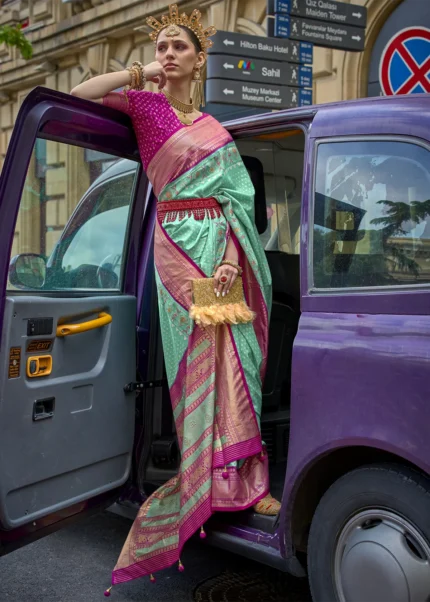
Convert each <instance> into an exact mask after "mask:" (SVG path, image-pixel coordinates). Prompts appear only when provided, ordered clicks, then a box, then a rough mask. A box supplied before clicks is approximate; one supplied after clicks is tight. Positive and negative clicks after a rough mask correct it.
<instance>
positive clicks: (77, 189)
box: [0, 0, 402, 254]
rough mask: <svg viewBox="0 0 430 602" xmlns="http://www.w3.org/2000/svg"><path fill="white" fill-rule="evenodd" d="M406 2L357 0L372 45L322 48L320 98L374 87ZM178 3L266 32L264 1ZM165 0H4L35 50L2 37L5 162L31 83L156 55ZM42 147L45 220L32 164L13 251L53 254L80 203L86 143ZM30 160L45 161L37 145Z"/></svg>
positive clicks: (0, 151) (229, 25)
mask: <svg viewBox="0 0 430 602" xmlns="http://www.w3.org/2000/svg"><path fill="white" fill-rule="evenodd" d="M344 1H346V0H344ZM401 1H402V0H352V3H354V4H357V5H360V6H366V7H367V11H368V27H367V30H366V50H365V51H364V52H362V53H352V52H343V51H338V50H330V49H325V48H315V53H314V65H313V71H314V90H313V92H314V101H315V102H316V103H323V102H328V101H335V100H342V99H351V98H357V97H363V96H366V95H367V83H368V69H369V64H370V56H371V51H372V47H373V44H374V42H375V40H376V38H377V36H378V33H379V31H380V29H381V27H382V26H383V24H384V22H385V21H386V19H387V17H388V16H389V15H390V13H391V12H392V11H393V10H395V8H396V7H397V6H398V5H399V4H400V3H401ZM179 4H180V8H181V9H184V10H186V11H187V12H189V11H191V10H192V9H193V8H196V7H198V8H199V9H200V10H201V12H202V14H203V20H204V24H205V25H207V24H213V25H215V27H217V28H218V29H220V30H229V31H237V32H242V33H247V34H252V35H261V36H265V32H266V19H267V16H266V0H204V2H201V3H199V4H196V3H195V2H193V1H191V2H179ZM167 5H168V3H167V2H165V1H163V0H145V1H143V0H0V25H4V24H15V23H24V24H25V26H26V35H27V36H28V39H29V40H30V41H31V42H32V44H33V48H34V57H33V58H32V59H31V60H30V61H25V60H23V59H21V58H20V56H19V54H18V52H17V51H16V50H14V49H8V48H6V47H5V46H4V45H3V46H0V167H1V163H2V162H3V159H4V157H5V154H6V150H7V147H8V143H9V140H10V136H11V132H12V128H13V124H14V122H15V120H16V117H17V114H18V110H19V107H20V105H21V103H22V101H23V99H24V98H25V96H26V95H27V94H28V93H29V91H30V90H32V89H33V88H34V87H35V86H39V85H42V86H46V87H48V88H54V89H56V90H60V91H63V92H69V91H70V90H71V88H73V87H74V86H76V85H77V84H79V83H80V82H82V81H84V80H86V79H87V78H89V77H91V76H94V75H97V74H101V73H105V72H108V71H115V70H119V69H124V68H125V67H126V66H127V65H129V64H130V63H131V62H132V61H133V60H141V61H142V62H143V63H148V62H150V61H152V60H153V53H154V49H153V43H152V42H151V41H150V40H149V37H148V35H147V33H146V32H145V31H144V30H143V29H142V26H143V25H144V22H145V17H147V16H148V15H155V16H157V15H161V14H162V12H164V11H166V8H167ZM41 152H42V154H43V156H44V162H45V168H46V178H45V180H44V183H43V186H46V190H45V191H44V194H45V195H46V203H45V205H44V216H43V219H42V220H41V216H40V211H41V204H40V203H39V202H37V203H33V202H32V198H33V197H34V196H36V197H37V195H38V194H39V193H40V190H39V188H40V186H41V178H40V177H38V176H37V171H38V170H37V165H36V163H35V164H34V165H30V169H29V172H28V174H29V175H28V178H27V183H26V187H25V190H24V193H23V195H24V196H23V199H22V204H21V209H23V208H25V207H27V211H20V218H19V220H18V224H17V230H16V237H15V245H14V252H26V251H32V252H34V251H35V250H36V249H38V248H39V250H40V251H41V252H44V253H45V254H49V252H50V250H51V249H52V247H53V245H54V244H55V242H56V240H57V239H58V236H59V234H60V233H61V231H62V228H63V227H64V224H65V222H66V221H67V219H68V216H70V214H71V211H72V209H73V206H74V204H76V203H77V202H78V200H79V198H80V197H81V193H83V192H84V191H85V190H86V189H87V188H88V186H89V184H90V182H91V174H90V168H89V165H88V162H87V161H86V160H85V159H84V153H83V150H82V149H79V148H77V147H64V146H61V145H59V144H57V143H53V142H48V143H47V144H46V147H45V148H44V149H43V150H42V151H41ZM39 154H40V153H39ZM33 160H34V161H35V162H37V161H38V157H37V148H36V149H35V153H34V159H33ZM51 167H55V169H50V168H51ZM26 195H28V198H26ZM41 228H42V229H45V228H46V235H45V234H44V235H43V236H41V231H40V229H41ZM39 239H40V240H41V239H43V241H44V242H43V245H42V247H43V248H40V245H39V246H38V243H37V242H36V241H37V240H39Z"/></svg>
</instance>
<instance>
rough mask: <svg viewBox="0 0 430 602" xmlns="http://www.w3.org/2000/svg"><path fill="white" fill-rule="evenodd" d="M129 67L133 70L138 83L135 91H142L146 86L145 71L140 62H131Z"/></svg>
mask: <svg viewBox="0 0 430 602" xmlns="http://www.w3.org/2000/svg"><path fill="white" fill-rule="evenodd" d="M131 67H132V68H134V69H135V70H136V72H137V74H138V82H137V84H136V89H137V90H143V89H144V87H145V85H146V75H145V69H144V67H143V65H142V63H141V62H140V61H133V63H132V64H131Z"/></svg>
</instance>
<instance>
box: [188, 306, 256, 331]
mask: <svg viewBox="0 0 430 602" xmlns="http://www.w3.org/2000/svg"><path fill="white" fill-rule="evenodd" d="M190 317H191V318H192V319H193V320H194V321H195V323H196V324H198V326H202V327H203V328H204V327H205V326H217V325H218V324H246V323H247V322H252V321H253V320H254V318H255V313H254V312H253V311H251V310H250V309H249V307H248V306H247V305H246V303H245V302H244V301H240V302H239V303H227V304H225V305H203V306H202V305H192V306H191V307H190Z"/></svg>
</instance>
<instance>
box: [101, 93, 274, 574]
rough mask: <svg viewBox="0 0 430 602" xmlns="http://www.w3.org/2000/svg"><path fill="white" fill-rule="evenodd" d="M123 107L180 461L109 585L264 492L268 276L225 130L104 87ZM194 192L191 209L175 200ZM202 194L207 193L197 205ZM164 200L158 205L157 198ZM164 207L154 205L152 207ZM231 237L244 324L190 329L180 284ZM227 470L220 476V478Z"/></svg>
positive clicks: (171, 559)
mask: <svg viewBox="0 0 430 602" xmlns="http://www.w3.org/2000/svg"><path fill="white" fill-rule="evenodd" d="M104 104H106V105H108V106H110V107H114V108H117V109H120V110H122V111H124V112H126V113H128V114H129V115H130V117H131V119H132V122H133V125H134V129H135V131H136V136H137V140H138V143H139V149H140V153H141V157H142V162H143V165H144V168H145V170H146V172H147V174H148V177H149V178H150V181H151V184H152V186H153V189H154V192H155V194H156V196H157V199H158V201H157V202H158V203H159V204H160V203H161V204H162V207H161V206H160V209H162V211H161V210H160V211H159V212H158V219H157V222H156V229H155V237H154V257H155V268H156V284H157V290H158V305H159V312H160V324H161V333H162V340H163V348H164V355H165V363H166V371H167V378H168V383H169V388H170V396H171V402H172V408H173V414H174V419H175V423H176V430H177V435H178V441H179V446H180V450H181V466H180V470H179V472H178V474H177V475H176V476H175V477H174V478H173V479H171V480H170V481H168V482H167V483H166V484H164V485H163V486H162V487H160V488H159V489H158V490H157V491H156V492H155V493H154V494H153V495H152V496H151V497H150V498H148V500H146V502H145V503H144V504H143V506H142V508H141V509H140V511H139V514H138V516H137V518H136V520H135V522H134V524H133V526H132V529H131V531H130V533H129V536H128V538H127V540H126V542H125V545H124V548H123V550H122V552H121V555H120V557H119V560H118V563H117V565H116V567H115V570H114V572H113V583H114V584H115V583H120V582H123V581H127V580H129V579H134V578H136V577H140V576H142V575H147V574H150V573H153V572H154V571H157V570H159V569H162V568H165V567H168V566H170V565H172V564H173V563H175V562H177V561H178V560H179V556H180V553H181V550H182V547H183V545H184V543H185V542H186V541H187V539H189V537H191V535H192V534H193V533H195V532H196V530H198V529H199V528H200V527H201V526H202V525H204V523H205V522H206V521H207V520H208V519H209V517H210V516H211V514H212V513H213V512H215V511H223V510H224V511H232V510H243V509H246V508H248V507H250V506H252V505H253V504H255V503H256V502H257V501H258V500H259V499H261V498H262V497H264V496H265V495H266V494H267V492H268V487H269V484H268V466H267V458H266V457H265V455H263V454H262V442H261V435H260V413H261V396H262V393H261V388H262V379H263V377H264V372H265V365H266V358H267V344H268V340H267V337H268V317H269V313H270V303H271V280H270V272H269V268H268V265H267V261H266V258H265V255H264V251H263V249H262V246H261V244H260V241H259V238H258V234H257V231H256V228H255V225H254V189H253V186H252V183H251V180H250V178H249V176H248V172H247V170H246V168H245V166H244V165H243V162H242V160H241V157H240V154H239V152H238V150H237V148H236V145H235V143H234V142H233V140H232V138H231V136H230V135H229V133H228V132H227V131H226V130H225V129H224V128H223V127H222V126H221V125H220V124H219V123H218V122H217V121H216V120H215V119H214V118H213V117H211V116H210V115H204V114H203V115H202V116H201V117H200V118H199V119H197V120H196V121H195V122H194V124H193V125H191V126H184V125H183V124H181V122H180V121H179V119H178V118H177V116H176V114H175V112H174V111H173V110H172V108H171V107H170V105H169V103H168V101H167V99H166V97H165V96H164V95H163V94H157V93H152V92H146V91H141V92H137V91H129V92H128V93H127V94H122V93H115V92H113V93H110V94H108V95H107V96H106V97H105V98H104ZM181 199H182V200H184V207H185V200H187V202H188V201H189V200H190V199H200V200H201V201H199V204H198V209H196V211H193V210H192V209H190V208H189V204H187V205H186V209H183V210H182V209H181V206H180V201H181ZM204 199H212V201H211V202H212V203H213V199H216V201H217V203H218V204H219V210H218V209H217V208H214V206H213V205H212V206H209V207H207V208H205V204H204V202H203V201H204ZM169 202H171V203H172V210H170V211H169V209H168V204H169ZM164 204H166V205H164ZM230 237H231V238H232V239H233V241H234V243H235V245H236V247H237V250H238V253H239V260H240V264H241V266H242V267H243V274H242V279H243V288H244V294H245V300H246V303H247V305H248V306H249V307H250V309H251V310H252V311H253V312H255V313H256V316H257V317H256V319H255V320H254V322H252V323H247V324H237V325H222V326H217V327H215V326H209V327H207V328H200V327H199V326H197V325H196V324H195V323H194V322H193V320H192V319H191V318H190V316H189V313H188V312H189V309H190V306H191V304H192V281H193V279H196V278H203V277H209V276H211V275H212V273H213V271H214V269H215V268H216V267H217V266H218V265H219V263H220V262H221V260H222V259H223V256H224V253H225V249H226V245H227V242H228V240H229V238H230ZM227 475H228V478H225V477H226V476H227Z"/></svg>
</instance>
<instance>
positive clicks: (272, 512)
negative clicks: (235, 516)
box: [253, 493, 281, 516]
mask: <svg viewBox="0 0 430 602" xmlns="http://www.w3.org/2000/svg"><path fill="white" fill-rule="evenodd" d="M253 508H254V512H256V513H257V514H264V515H265V516H276V515H277V514H279V511H280V509H281V503H280V502H278V500H275V498H274V497H272V496H271V495H270V493H268V494H267V495H266V497H264V498H263V499H262V500H260V501H259V502H257V503H256V504H255V505H254V507H253Z"/></svg>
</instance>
